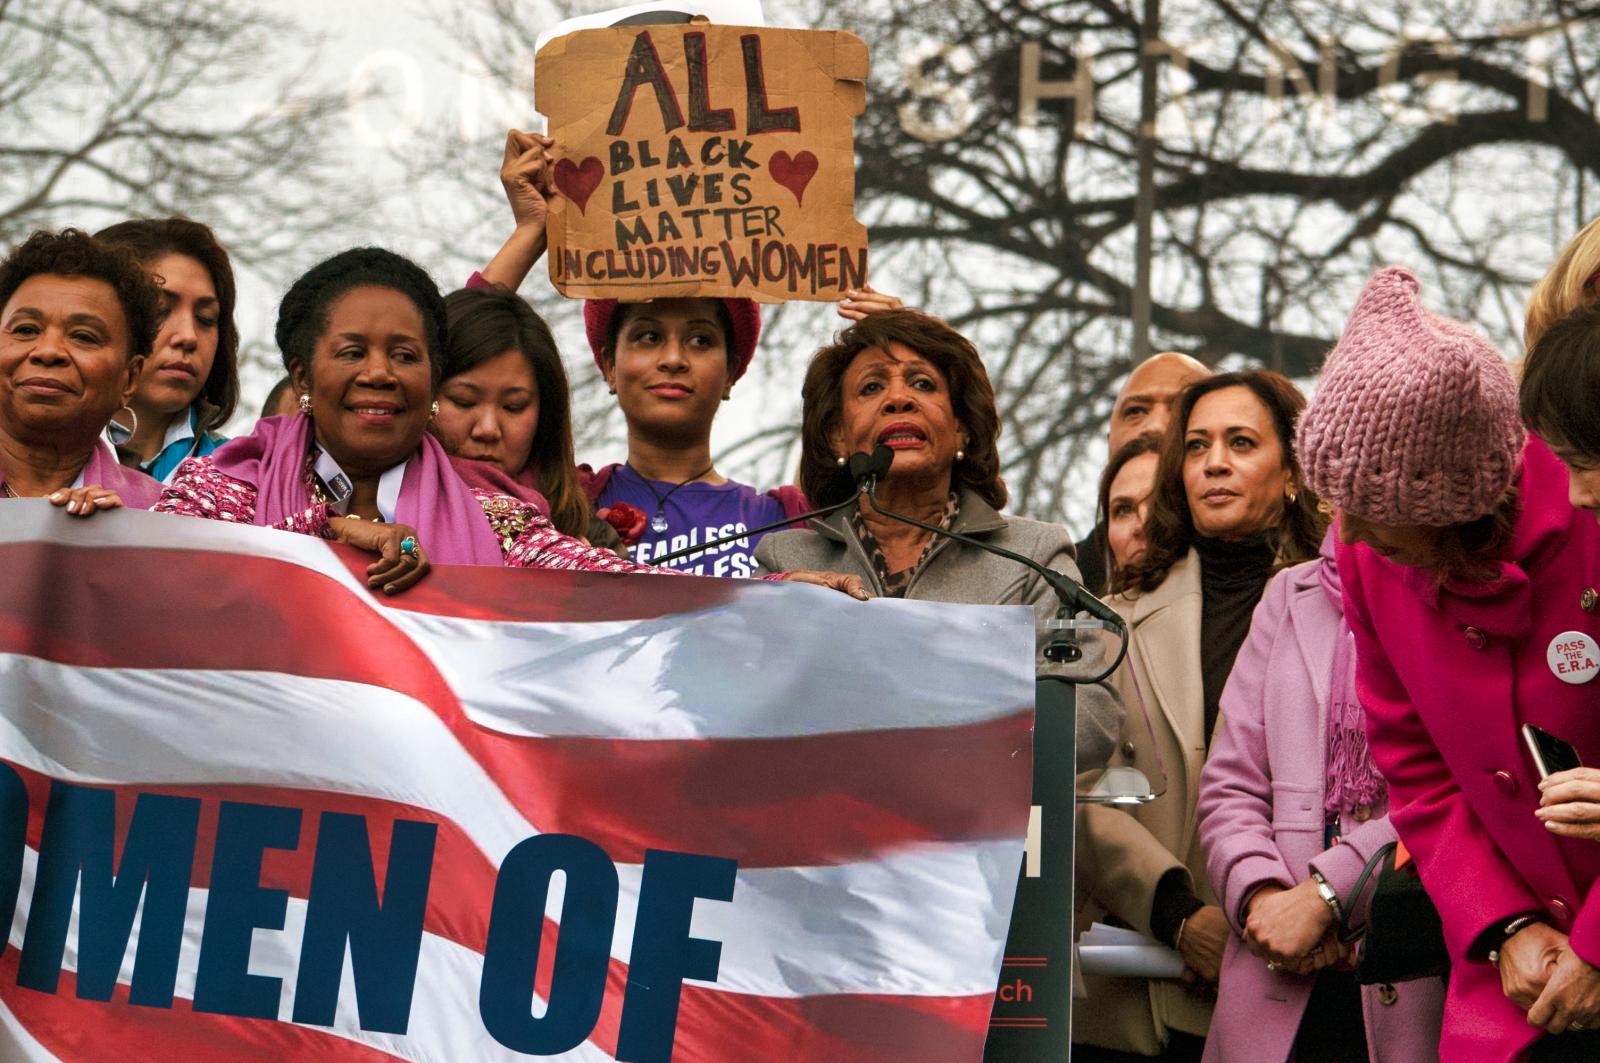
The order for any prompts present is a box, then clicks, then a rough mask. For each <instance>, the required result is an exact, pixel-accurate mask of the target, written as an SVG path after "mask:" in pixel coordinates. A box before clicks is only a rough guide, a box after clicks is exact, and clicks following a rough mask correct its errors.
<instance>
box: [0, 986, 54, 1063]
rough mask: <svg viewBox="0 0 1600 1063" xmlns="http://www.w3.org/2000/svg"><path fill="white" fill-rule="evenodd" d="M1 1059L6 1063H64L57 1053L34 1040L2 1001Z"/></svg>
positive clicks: (0, 1022) (0, 1015) (0, 1016)
mask: <svg viewBox="0 0 1600 1063" xmlns="http://www.w3.org/2000/svg"><path fill="white" fill-rule="evenodd" d="M0 1059H4V1060H6V1063H62V1061H61V1060H60V1059H58V1058H57V1057H56V1055H55V1053H53V1052H51V1051H50V1050H49V1049H48V1048H46V1047H45V1046H44V1045H42V1044H40V1043H39V1042H38V1041H37V1040H35V1039H34V1036H33V1034H31V1033H29V1032H28V1028H27V1027H26V1026H23V1025H22V1023H21V1022H19V1021H18V1020H17V1017H16V1016H15V1015H13V1014H11V1009H10V1008H8V1007H6V1002H5V1001H3V1000H0Z"/></svg>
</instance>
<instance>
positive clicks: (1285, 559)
mask: <svg viewBox="0 0 1600 1063" xmlns="http://www.w3.org/2000/svg"><path fill="white" fill-rule="evenodd" d="M1225 388H1246V389H1248V390H1249V391H1250V393H1251V394H1252V395H1254V396H1255V397H1256V399H1257V401H1259V402H1260V403H1261V405H1262V406H1264V407H1266V410H1267V413H1268V415H1269V416H1270V417H1271V418H1272V429H1273V432H1274V434H1276V435H1277V437H1278V445H1279V447H1280V448H1281V449H1282V453H1283V461H1284V465H1285V467H1286V468H1287V469H1288V470H1289V474H1290V477H1291V478H1292V480H1293V483H1294V484H1295V499H1294V501H1293V502H1287V501H1286V502H1285V504H1284V509H1283V518H1282V519H1281V520H1280V521H1279V522H1278V524H1277V525H1276V526H1275V527H1273V528H1271V529H1269V534H1270V536H1271V541H1272V543H1273V549H1274V551H1275V553H1276V554H1277V563H1278V566H1279V567H1287V566H1289V565H1297V564H1299V563H1300V562H1302V561H1309V560H1311V559H1312V558H1313V557H1316V556H1317V552H1318V550H1319V549H1320V548H1321V546H1322V535H1323V533H1324V532H1326V531H1327V530H1328V517H1327V515H1326V514H1324V513H1323V512H1322V510H1321V507H1320V506H1319V505H1318V504H1317V496H1316V495H1314V494H1312V493H1311V491H1310V490H1309V489H1307V488H1306V486H1305V482H1306V479H1305V474H1304V473H1303V472H1301V470H1300V459H1299V457H1298V455H1296V454H1295V450H1294V425H1295V421H1296V419H1298V418H1299V416H1300V414H1301V412H1302V411H1304V410H1305V408H1306V397H1305V396H1304V395H1302V394H1301V393H1300V389H1299V388H1297V387H1295V386H1294V383H1293V382H1292V381H1291V380H1290V379H1289V378H1288V377H1286V376H1284V375H1283V374H1282V373H1275V372H1273V371H1272V370H1270V369H1249V370H1244V371H1242V372H1237V373H1219V374H1217V375H1216V376H1210V377H1203V378H1201V379H1200V380H1196V381H1195V382H1194V383H1192V384H1190V385H1189V386H1188V387H1186V388H1184V389H1183V391H1181V392H1180V393H1179V395H1178V401H1177V405H1176V407H1175V408H1174V409H1173V411H1172V420H1171V421H1170V422H1169V423H1168V424H1167V431H1166V434H1164V435H1163V436H1162V437H1161V460H1160V463H1159V464H1158V465H1157V466H1156V482H1155V487H1154V488H1152V489H1151V492H1150V517H1149V519H1148V520H1146V521H1145V526H1144V534H1145V542H1146V543H1147V544H1148V546H1147V547H1146V549H1145V554H1144V558H1143V559H1142V560H1141V561H1140V562H1139V563H1138V564H1136V565H1130V566H1128V567H1127V568H1126V569H1124V570H1122V571H1121V572H1118V573H1117V574H1116V576H1115V577H1114V578H1113V579H1112V582H1111V589H1112V590H1113V591H1127V590H1136V591H1140V592H1142V593H1149V592H1150V591H1153V590H1155V589H1156V588H1157V587H1159V586H1161V584H1162V582H1163V581H1164V580H1166V578H1167V574H1168V573H1169V572H1170V571H1171V570H1172V566H1173V565H1175V564H1177V563H1178V562H1179V561H1181V560H1182V559H1183V558H1184V556H1185V555H1186V554H1188V552H1189V546H1190V544H1191V543H1193V542H1194V537H1195V529H1194V515H1193V514H1192V513H1191V512H1190V511H1189V496H1188V494H1187V493H1186V491H1185V489H1184V486H1183V461H1184V444H1185V437H1186V436H1187V434H1188V426H1189V416H1190V415H1191V414H1192V413H1194V408H1195V406H1196V405H1198V404H1199V402H1200V400H1201V399H1203V398H1205V397H1206V396H1207V395H1210V394H1211V393H1212V392H1214V391H1222V390H1223V389H1225Z"/></svg>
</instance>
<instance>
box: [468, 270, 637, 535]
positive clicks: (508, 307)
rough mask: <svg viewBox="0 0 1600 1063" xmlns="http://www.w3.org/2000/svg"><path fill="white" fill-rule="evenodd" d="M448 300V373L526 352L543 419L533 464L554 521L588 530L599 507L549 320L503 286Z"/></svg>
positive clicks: (563, 527)
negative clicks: (582, 478) (581, 459)
mask: <svg viewBox="0 0 1600 1063" xmlns="http://www.w3.org/2000/svg"><path fill="white" fill-rule="evenodd" d="M444 305H445V310H446V311H447V312H448V313H449V315H450V341H449V343H448V344H447V345H446V346H445V349H444V354H443V356H442V357H441V358H440V359H439V361H440V362H441V363H443V379H445V380H449V379H450V378H451V377H453V376H455V375H457V374H458V373H465V372H468V371H470V370H473V369H476V368H478V366H480V365H482V364H483V363H485V362H487V361H489V360H491V359H493V358H498V357H499V356H500V355H502V354H504V353H505V352H507V351H516V352H517V353H519V354H521V355H522V356H523V357H524V358H525V359H527V361H528V367H529V368H530V369H531V370H532V371H533V382H534V387H535V388H536V389H537V391H538V395H539V421H538V424H537V425H536V426H535V427H534V430H533V450H532V451H531V452H530V454H529V455H528V464H529V465H530V466H531V467H532V468H533V472H534V477H535V479H536V481H537V483H538V486H539V491H540V492H541V493H542V494H543V495H544V497H545V499H546V500H547V501H548V502H549V503H550V523H552V524H554V525H555V526H556V530H558V531H561V532H564V533H565V534H567V535H573V536H584V535H587V534H588V533H589V520H590V518H591V517H593V516H594V507H593V506H592V505H591V504H590V502H589V496H588V495H586V494H584V493H583V485H582V484H581V483H580V482H579V480H578V469H577V459H576V458H575V457H574V456H573V449H574V448H573V444H572V397H571V393H570V391H569V390H568V387H567V371H566V370H565V369H564V368H563V367H562V365H561V351H560V350H559V349H558V348H557V347H556V338H555V337H554V336H553V335H551V333H550V326H549V325H547V324H545V321H544V318H542V317H540V316H539V315H538V313H537V312H535V311H534V309H533V307H531V306H529V305H528V304H527V302H526V301H525V300H524V299H523V298H522V297H521V296H520V295H518V294H517V293H516V292H513V291H510V290H508V289H506V288H502V287H499V286H494V287H490V288H462V289H460V290H459V291H454V292H451V293H450V294H449V295H447V296H445V297H444ZM618 316H620V315H618Z"/></svg>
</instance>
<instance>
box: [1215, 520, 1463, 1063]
mask: <svg viewBox="0 0 1600 1063" xmlns="http://www.w3.org/2000/svg"><path fill="white" fill-rule="evenodd" d="M1335 542H1336V538H1335V535H1334V533H1333V531H1332V530H1330V531H1329V532H1328V534H1327V536H1325V537H1324V539H1323V543H1322V554H1321V556H1320V557H1319V558H1318V559H1317V560H1316V561H1308V562H1306V563H1305V564H1303V565H1296V566H1295V567H1293V568H1290V569H1288V570H1286V571H1284V572H1280V573H1279V574H1278V575H1277V576H1275V577H1273V580H1272V582H1271V583H1270V584H1268V585H1267V592H1266V594H1265V595H1264V596H1263V597H1262V600H1261V604H1260V605H1259V606H1258V607H1257V608H1256V613H1255V618H1254V620H1252V621H1251V624H1250V634H1249V636H1248V637H1247V638H1246V639H1245V643H1244V646H1243V647H1242V648H1241V649H1240V650H1239V656H1238V659H1237V660H1235V661H1234V665H1233V673H1232V675H1231V676H1230V677H1229V678H1228V685H1227V686H1226V687H1225V688H1224V689H1223V691H1222V705H1221V710H1222V712H1221V716H1222V719H1221V724H1220V729H1219V731H1218V733H1217V736H1216V738H1215V739H1214V740H1213V742H1212V744H1211V755H1210V757H1209V758H1207V760H1206V766H1205V770H1204V771H1203V772H1202V773H1201V777H1200V804H1199V814H1200V841H1201V844H1202V845H1203V846H1204V848H1205V853H1206V866H1207V869H1208V871H1209V872H1210V876H1211V881H1212V883H1213V884H1214V885H1215V887H1216V892H1217V895H1218V897H1219V898H1220V901H1221V906H1222V911H1223V914H1224V915H1226V916H1227V918H1228V922H1229V923H1230V924H1232V926H1233V928H1234V930H1235V933H1234V935H1233V936H1231V937H1229V939H1228V946H1227V951H1226V953H1225V954H1224V956H1223V960H1222V973H1221V981H1220V986H1219V989H1218V994H1217V1004H1216V1011H1215V1013H1214V1014H1213V1016H1212V1020H1211V1033H1210V1036H1209V1037H1208V1038H1207V1039H1206V1057H1205V1058H1206V1059H1207V1060H1215V1061H1217V1063H1223V1061H1227V1063H1235V1061H1238V1063H1248V1061H1255V1060H1259V1061H1261V1063H1269V1061H1271V1063H1281V1061H1283V1060H1288V1059H1293V1060H1295V1061H1296V1063H1314V1061H1317V1060H1326V1061H1329V1063H1344V1061H1351V1060H1367V1059H1371V1060H1380V1061H1382V1060H1396V1061H1412V1060H1415V1061H1417V1063H1426V1061H1429V1060H1436V1059H1438V1058H1439V1026H1440V1022H1441V1021H1442V1018H1443V1012H1444V983H1443V981H1442V980H1441V979H1439V978H1425V979H1417V980H1414V981H1409V982H1403V983H1400V984H1397V985H1385V986H1383V987H1381V988H1380V987H1378V986H1365V987H1362V986H1359V985H1358V984H1357V982H1356V978H1355V972H1354V971H1353V970H1352V969H1351V966H1350V964H1349V963H1348V962H1347V960H1348V957H1349V950H1348V949H1347V948H1346V947H1345V946H1343V945H1342V944H1341V942H1340V939H1339V933H1340V931H1341V929H1342V927H1341V923H1343V924H1345V926H1348V927H1359V926H1361V925H1363V924H1364V923H1365V919H1364V917H1363V916H1362V913H1360V912H1356V911H1349V912H1347V911H1346V908H1347V907H1348V906H1350V905H1353V904H1358V903H1360V902H1361V901H1363V900H1365V899H1369V898H1370V894H1367V895H1366V896H1365V897H1363V898H1357V897H1355V896H1354V895H1355V892H1356V891H1355V887H1356V884H1357V882H1358V881H1359V880H1360V878H1361V875H1362V872H1363V871H1364V870H1365V869H1366V866H1367V862H1368V861H1369V860H1371V859H1372V858H1373V857H1374V854H1376V853H1377V852H1378V851H1379V850H1382V849H1383V847H1384V846H1385V845H1387V844H1388V843H1390V842H1392V841H1394V840H1395V831H1394V827H1393V826H1392V825H1391V824H1390V822H1389V817H1388V816H1387V815H1385V814H1384V813H1385V809H1386V798H1387V788H1386V786H1385V785H1384V781H1383V777H1382V776H1381V775H1379V774H1378V769H1377V767H1376V766H1375V765H1374V764H1373V763H1372V757H1371V754H1370V752H1369V751H1368V748H1367V737H1366V729H1365V728H1366V720H1365V716H1364V714H1363V713H1362V711H1361V704H1360V701H1359V700H1358V698H1357V695H1356V658H1355V645H1354V639H1353V637H1352V636H1351V634H1350V629H1349V626H1348V625H1346V624H1345V622H1344V604H1343V599H1342V597H1341V590H1340V583H1339V568H1338V564H1337V563H1336V561H1335V556H1334V548H1335Z"/></svg>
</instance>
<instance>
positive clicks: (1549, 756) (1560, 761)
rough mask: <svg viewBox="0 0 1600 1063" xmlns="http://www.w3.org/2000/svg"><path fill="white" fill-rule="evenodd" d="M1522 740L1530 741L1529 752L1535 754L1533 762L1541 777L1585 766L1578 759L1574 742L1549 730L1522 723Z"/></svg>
mask: <svg viewBox="0 0 1600 1063" xmlns="http://www.w3.org/2000/svg"><path fill="white" fill-rule="evenodd" d="M1522 740H1523V741H1524V742H1526V743H1528V752H1529V753H1532V754H1533V764H1534V767H1536V768H1538V769H1539V778H1541V779H1544V778H1548V777H1549V776H1551V775H1554V774H1555V773H1556V772H1558V771H1566V770H1567V769H1569V768H1580V767H1582V766H1583V761H1581V760H1579V759H1578V751H1577V750H1576V749H1573V748H1572V743H1570V742H1564V741H1562V740H1561V739H1559V738H1557V737H1556V736H1555V735H1553V734H1551V733H1550V732H1549V731H1542V730H1540V729H1539V728H1537V727H1535V726H1534V725H1533V724H1531V723H1525V724H1523V725H1522Z"/></svg>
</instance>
